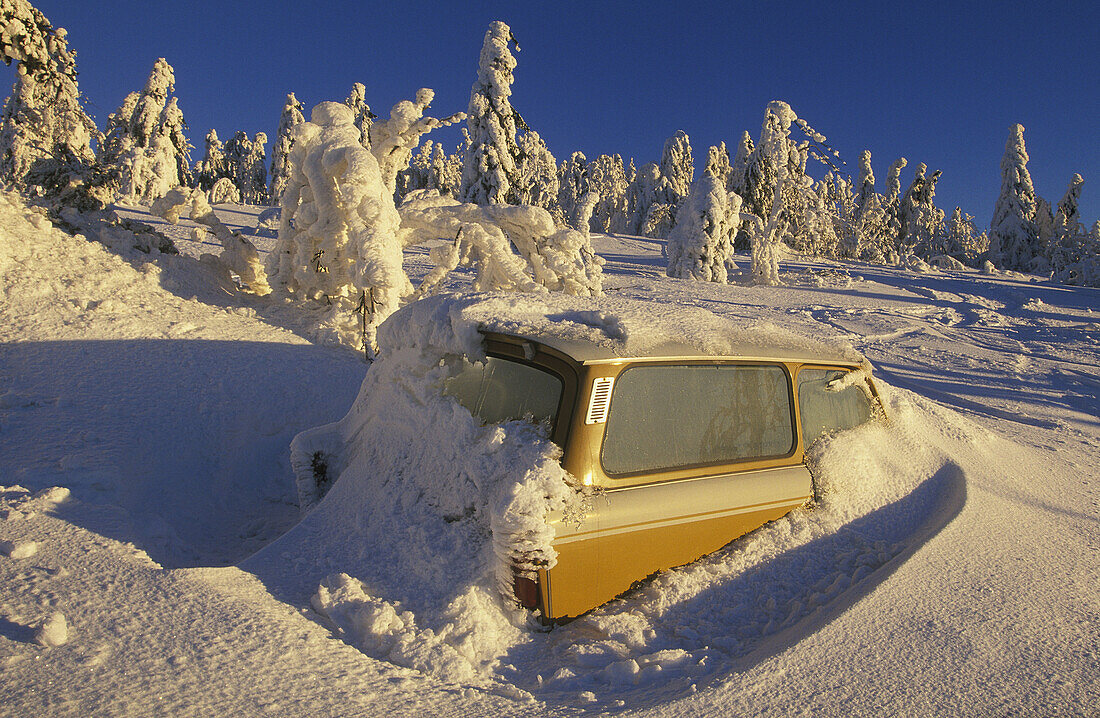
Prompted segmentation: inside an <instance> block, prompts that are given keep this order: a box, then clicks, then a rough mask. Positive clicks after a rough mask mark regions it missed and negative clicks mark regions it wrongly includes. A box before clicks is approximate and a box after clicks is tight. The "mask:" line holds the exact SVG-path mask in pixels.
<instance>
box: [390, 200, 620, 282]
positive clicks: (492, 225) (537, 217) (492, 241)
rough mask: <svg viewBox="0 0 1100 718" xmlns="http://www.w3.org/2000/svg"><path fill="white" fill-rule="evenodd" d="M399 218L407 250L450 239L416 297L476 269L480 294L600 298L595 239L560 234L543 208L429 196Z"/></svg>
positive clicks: (410, 203) (434, 254)
mask: <svg viewBox="0 0 1100 718" xmlns="http://www.w3.org/2000/svg"><path fill="white" fill-rule="evenodd" d="M595 200H596V194H595V193H594V192H593V193H590V194H589V195H588V196H587V198H582V199H581V202H580V206H581V207H582V212H583V208H584V207H586V206H588V207H591V206H592V205H593V204H594V203H595ZM400 212H401V225H402V235H403V243H404V244H405V245H406V246H407V245H409V244H417V243H422V242H425V241H429V240H434V239H441V238H448V239H452V241H451V242H450V243H448V244H444V245H442V246H437V247H435V248H433V249H432V250H431V254H430V257H431V260H432V262H433V263H434V264H435V265H436V266H435V268H433V269H432V270H431V272H429V273H428V275H427V276H426V277H425V278H424V280H423V281H422V282H421V285H420V286H419V287H418V288H417V291H416V294H415V295H414V296H415V297H421V296H424V295H427V294H430V293H432V292H434V291H435V290H436V289H437V288H438V287H439V285H440V283H441V282H442V281H443V280H444V279H445V278H446V276H447V275H448V273H450V272H451V271H452V270H454V269H456V268H457V267H460V266H469V267H473V268H475V270H476V277H475V279H474V283H473V289H474V291H491V290H502V291H520V292H543V291H547V290H549V291H553V292H563V293H565V294H574V295H580V296H595V295H598V294H600V292H601V286H602V269H601V267H602V265H603V259H602V258H600V257H599V256H598V255H596V253H595V252H593V251H592V244H591V241H590V238H589V235H588V234H587V233H585V232H582V231H579V230H576V229H572V228H570V227H561V228H559V227H558V226H557V225H556V224H555V222H554V219H553V217H552V216H551V214H550V213H549V212H547V211H546V210H545V209H543V208H541V207H534V206H531V205H506V204H489V205H477V204H472V203H458V202H455V201H454V200H451V199H448V198H445V197H438V196H435V195H433V194H426V193H425V194H423V195H421V196H417V195H411V196H410V197H409V198H408V199H407V200H406V202H405V203H404V204H403V205H401V209H400ZM513 247H514V248H515V249H516V250H518V252H519V254H516V253H515V252H513V251H512V248H513Z"/></svg>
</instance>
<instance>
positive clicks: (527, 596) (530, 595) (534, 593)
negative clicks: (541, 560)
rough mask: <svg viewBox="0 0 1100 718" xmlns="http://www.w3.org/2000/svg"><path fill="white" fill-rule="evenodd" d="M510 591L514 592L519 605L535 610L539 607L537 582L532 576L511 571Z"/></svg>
mask: <svg viewBox="0 0 1100 718" xmlns="http://www.w3.org/2000/svg"><path fill="white" fill-rule="evenodd" d="M512 575H513V577H514V580H513V582H512V591H513V593H515V596H516V600H517V601H519V605H521V606H523V607H524V608H526V609H530V610H532V611H533V610H535V609H536V608H538V607H539V582H538V581H536V580H535V579H533V578H527V577H526V576H521V575H520V573H519V571H514V572H513V574H512Z"/></svg>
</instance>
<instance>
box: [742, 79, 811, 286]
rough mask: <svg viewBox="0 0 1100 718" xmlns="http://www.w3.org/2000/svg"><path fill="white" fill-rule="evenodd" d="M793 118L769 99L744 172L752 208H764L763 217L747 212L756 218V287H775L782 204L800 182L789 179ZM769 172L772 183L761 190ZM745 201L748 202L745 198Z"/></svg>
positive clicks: (784, 228) (783, 224)
mask: <svg viewBox="0 0 1100 718" xmlns="http://www.w3.org/2000/svg"><path fill="white" fill-rule="evenodd" d="M797 118H798V116H797V115H796V114H795V112H794V110H792V109H791V106H790V105H788V104H787V103H786V102H782V101H780V100H773V101H772V102H769V103H768V106H767V108H766V109H765V111H764V124H763V125H762V127H761V131H760V142H759V143H758V144H757V145H756V148H755V149H754V150H753V156H752V157H751V158H750V160H749V165H748V169H747V170H746V179H747V180H748V184H749V191H750V192H751V193H754V194H753V196H754V201H756V202H758V203H759V204H757V205H755V206H754V209H757V210H759V209H760V208H762V207H767V209H768V213H767V214H766V215H764V216H761V215H759V214H756V213H755V212H751V213H752V214H753V216H755V217H756V221H755V222H754V224H755V225H756V228H755V229H754V231H753V232H752V234H753V244H752V277H753V281H754V282H756V283H757V284H771V285H774V284H779V243H780V242H781V241H782V240H783V237H784V235H785V234H786V233H787V229H788V220H787V216H788V215H787V214H786V213H785V212H784V201H785V199H786V198H787V197H788V196H790V192H789V191H788V189H787V186H788V185H790V184H794V183H795V182H797V181H800V180H799V178H798V177H795V176H792V174H793V173H792V171H791V170H792V162H791V156H790V149H791V143H790V140H789V136H790V131H791V124H792V123H793V122H794V121H795V120H796V119H797ZM773 172H774V177H775V181H774V183H773V184H772V185H771V186H770V187H765V185H766V184H767V182H768V181H769V178H770V177H771V176H772V173H773ZM745 201H746V202H748V198H745ZM765 217H766V219H765Z"/></svg>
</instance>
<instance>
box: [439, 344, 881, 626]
mask: <svg viewBox="0 0 1100 718" xmlns="http://www.w3.org/2000/svg"><path fill="white" fill-rule="evenodd" d="M483 338H484V341H483V343H484V347H485V353H486V355H487V357H488V358H487V360H486V361H483V362H482V361H479V362H468V361H464V362H463V367H462V368H461V369H460V370H459V371H457V373H456V374H455V375H454V376H453V377H451V378H450V379H448V380H447V381H446V383H445V386H444V389H443V391H444V393H445V394H448V395H451V396H453V397H454V398H455V399H456V400H457V401H458V402H459V403H460V404H462V405H463V406H465V407H466V408H467V409H469V410H470V412H471V413H472V414H474V416H476V417H479V418H480V419H481V420H482V421H483V422H485V423H495V422H500V421H505V420H509V419H517V418H523V417H528V418H533V419H534V420H536V421H540V422H546V423H548V425H549V426H550V432H551V433H550V436H551V438H552V439H553V440H554V441H555V442H556V443H557V444H558V445H559V446H560V447H561V448H562V449H563V452H564V453H563V457H562V466H563V467H564V468H565V469H566V470H567V471H568V472H569V473H570V474H571V475H572V476H573V477H574V478H575V480H576V481H577V482H578V484H579V485H578V487H577V488H578V490H581V491H583V490H586V487H591V488H590V489H589V490H590V491H591V492H592V493H593V494H594V496H593V497H592V498H591V499H590V501H589V502H588V506H587V510H586V511H585V512H584V515H583V517H581V518H575V517H574V516H573V515H572V514H570V515H568V516H563V515H560V514H559V513H555V514H551V516H550V517H549V518H548V520H549V521H550V522H551V524H552V525H553V527H554V529H555V539H554V541H553V548H554V550H555V551H556V552H557V563H556V564H555V565H554V566H553V567H552V568H549V569H541V570H539V571H537V572H533V571H530V572H522V571H519V570H516V571H515V582H514V589H515V598H516V600H517V601H518V602H519V603H520V604H521V605H523V606H526V607H527V608H529V609H532V610H535V609H537V610H539V611H540V612H541V614H542V616H543V617H544V618H545V619H548V620H551V621H556V620H562V619H568V618H572V617H575V616H578V615H580V614H582V613H584V612H585V611H588V610H590V609H592V608H594V607H596V606H599V605H600V604H602V603H605V602H607V601H609V600H611V599H612V598H614V597H616V596H618V595H619V594H621V593H623V592H624V591H626V590H627V589H628V588H630V586H631V585H632V584H633V583H635V582H636V581H638V580H640V579H643V578H645V577H646V576H648V575H650V574H652V573H654V572H656V571H659V570H662V569H666V568H671V567H674V566H679V565H682V564H685V563H689V562H691V561H693V560H695V559H697V558H699V557H700V556H703V555H704V554H707V553H709V552H712V551H714V550H716V549H718V548H720V547H722V546H724V545H725V544H727V543H729V542H730V541H732V540H733V539H735V538H737V537H739V536H741V535H743V534H745V533H747V532H749V531H752V530H753V529H756V528H758V527H759V526H761V525H763V524H764V523H766V522H768V521H772V520H774V519H777V518H779V517H781V516H783V515H784V514H786V513H787V512H789V511H791V510H792V509H794V508H796V507H798V506H802V505H804V504H806V503H807V502H808V501H810V500H811V499H812V498H813V494H814V485H813V478H812V476H811V475H810V472H809V470H808V469H807V467H806V464H805V461H804V456H805V451H806V448H807V447H808V446H809V445H810V444H811V443H812V442H813V441H814V440H816V439H817V438H818V437H820V436H821V435H822V434H825V433H828V432H833V431H839V430H843V429H847V428H851V427H854V426H857V425H859V424H861V423H863V422H865V421H867V420H868V419H870V418H871V417H872V416H874V415H875V414H876V413H877V412H879V411H881V409H880V406H879V402H878V398H877V394H876V392H875V388H874V386H873V383H872V382H871V379H870V377H869V376H868V374H867V373H866V372H865V371H863V370H862V368H861V366H860V365H859V364H857V363H853V362H852V361H851V359H850V358H848V359H844V358H842V357H840V356H839V355H838V356H821V355H814V356H809V355H806V356H799V355H797V354H796V355H792V354H789V353H786V354H775V355H762V354H761V353H760V350H759V348H757V349H754V350H752V353H751V354H749V353H747V354H745V355H731V356H708V355H705V354H702V353H700V351H699V350H698V349H695V348H692V347H689V346H686V345H673V344H670V345H668V346H666V347H662V348H661V350H660V351H658V352H647V355H646V356H644V357H627V356H616V355H614V353H613V352H612V351H611V350H609V349H607V348H606V347H603V346H600V345H597V344H594V343H587V342H575V341H569V340H565V339H553V338H546V337H541V338H537V339H536V338H528V337H522V336H509V335H505V334H501V333H492V332H483Z"/></svg>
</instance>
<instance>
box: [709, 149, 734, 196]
mask: <svg viewBox="0 0 1100 718" xmlns="http://www.w3.org/2000/svg"><path fill="white" fill-rule="evenodd" d="M732 171H733V168H732V167H731V166H730V153H729V150H727V149H726V143H725V142H720V143H718V146H717V147H714V146H711V147H710V148H709V149H707V163H706V165H705V166H704V168H703V173H704V174H709V175H710V176H711V177H714V178H716V179H717V180H718V181H719V182H721V183H722V184H723V186H727V187H728V185H729V181H730V173H731V172H732Z"/></svg>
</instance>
